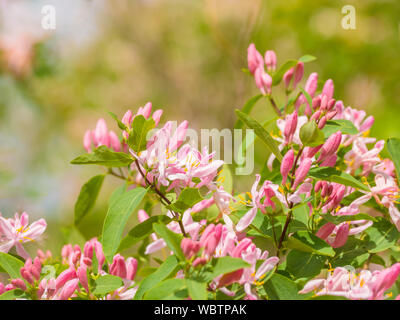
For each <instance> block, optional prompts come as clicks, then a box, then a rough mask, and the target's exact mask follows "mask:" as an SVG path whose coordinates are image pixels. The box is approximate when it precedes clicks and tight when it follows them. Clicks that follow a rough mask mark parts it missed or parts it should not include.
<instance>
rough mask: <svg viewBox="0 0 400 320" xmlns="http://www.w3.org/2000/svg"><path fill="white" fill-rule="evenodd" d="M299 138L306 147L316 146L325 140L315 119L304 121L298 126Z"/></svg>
mask: <svg viewBox="0 0 400 320" xmlns="http://www.w3.org/2000/svg"><path fill="white" fill-rule="evenodd" d="M300 140H301V142H302V143H303V145H304V146H307V147H317V146H319V145H321V144H323V143H324V142H325V139H324V134H323V133H322V131H321V130H320V129H318V126H317V123H316V122H315V120H312V121H309V122H306V123H305V124H304V125H303V126H302V127H301V128H300Z"/></svg>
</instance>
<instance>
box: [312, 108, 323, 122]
mask: <svg viewBox="0 0 400 320" xmlns="http://www.w3.org/2000/svg"><path fill="white" fill-rule="evenodd" d="M321 113H322V112H321V110H318V111H317V112H315V113H313V115H312V116H311V118H310V120H315V121H317V120H319V118H320V117H321Z"/></svg>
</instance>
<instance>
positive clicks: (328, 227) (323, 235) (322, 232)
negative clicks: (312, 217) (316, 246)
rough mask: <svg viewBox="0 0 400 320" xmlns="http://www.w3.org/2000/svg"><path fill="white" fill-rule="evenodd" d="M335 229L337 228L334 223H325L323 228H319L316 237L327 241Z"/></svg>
mask: <svg viewBox="0 0 400 320" xmlns="http://www.w3.org/2000/svg"><path fill="white" fill-rule="evenodd" d="M335 228H336V226H335V225H334V224H333V223H331V222H328V223H325V224H324V225H323V226H322V227H321V228H319V230H318V232H317V233H316V236H317V237H319V238H320V239H322V240H326V239H327V238H328V237H329V235H330V234H331V233H332V232H333V230H334V229H335Z"/></svg>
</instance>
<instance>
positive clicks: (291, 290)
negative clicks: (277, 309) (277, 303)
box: [264, 273, 304, 300]
mask: <svg viewBox="0 0 400 320" xmlns="http://www.w3.org/2000/svg"><path fill="white" fill-rule="evenodd" d="M264 289H265V291H266V292H267V294H268V298H269V299H271V300H303V299H304V297H303V296H301V295H300V294H298V291H299V289H298V287H297V285H296V283H294V282H293V281H292V280H290V279H289V278H286V277H285V276H282V275H281V274H279V273H275V274H274V275H273V276H272V277H271V279H269V280H268V281H267V282H266V283H265V284H264Z"/></svg>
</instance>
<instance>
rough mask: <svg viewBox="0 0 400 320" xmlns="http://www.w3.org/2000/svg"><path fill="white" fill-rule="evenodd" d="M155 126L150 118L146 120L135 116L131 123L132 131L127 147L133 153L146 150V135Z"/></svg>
mask: <svg viewBox="0 0 400 320" xmlns="http://www.w3.org/2000/svg"><path fill="white" fill-rule="evenodd" d="M154 126H155V122H154V120H153V119H152V118H149V119H146V118H145V117H143V116H142V115H137V116H136V117H135V119H134V120H133V122H132V129H131V131H130V132H129V138H128V145H129V146H130V147H131V148H132V149H133V150H134V151H135V152H140V151H142V150H145V149H146V144H147V134H148V133H149V131H150V130H151V129H153V128H154Z"/></svg>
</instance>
